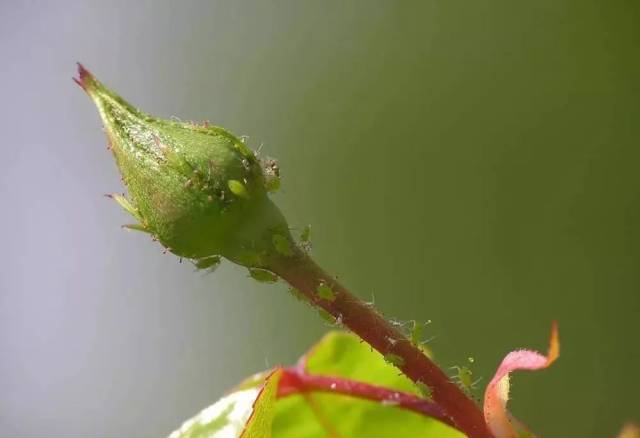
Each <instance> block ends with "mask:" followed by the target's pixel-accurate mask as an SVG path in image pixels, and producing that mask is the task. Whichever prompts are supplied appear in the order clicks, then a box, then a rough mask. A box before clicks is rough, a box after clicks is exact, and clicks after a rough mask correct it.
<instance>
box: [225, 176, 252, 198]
mask: <svg viewBox="0 0 640 438" xmlns="http://www.w3.org/2000/svg"><path fill="white" fill-rule="evenodd" d="M227 186H228V187H229V190H231V193H233V194H234V195H236V196H237V197H239V198H244V199H249V192H248V191H247V188H246V187H245V185H244V184H242V183H241V182H240V181H238V180H236V179H230V180H229V181H227Z"/></svg>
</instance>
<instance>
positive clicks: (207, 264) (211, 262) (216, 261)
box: [195, 255, 222, 271]
mask: <svg viewBox="0 0 640 438" xmlns="http://www.w3.org/2000/svg"><path fill="white" fill-rule="evenodd" d="M221 261H222V258H221V257H220V256H217V255H216V256H211V257H205V258H202V259H198V260H196V261H195V265H196V268H198V269H208V270H209V271H214V270H216V269H217V268H218V266H220V262H221Z"/></svg>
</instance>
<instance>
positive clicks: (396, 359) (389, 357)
mask: <svg viewBox="0 0 640 438" xmlns="http://www.w3.org/2000/svg"><path fill="white" fill-rule="evenodd" d="M384 360H385V362H387V363H388V364H390V365H393V366H396V367H401V366H403V365H404V359H403V358H402V357H400V356H398V355H397V354H393V353H387V354H385V355H384Z"/></svg>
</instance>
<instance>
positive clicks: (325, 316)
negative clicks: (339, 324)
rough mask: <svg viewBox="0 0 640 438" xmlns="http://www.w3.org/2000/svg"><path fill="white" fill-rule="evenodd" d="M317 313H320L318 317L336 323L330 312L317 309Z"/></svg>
mask: <svg viewBox="0 0 640 438" xmlns="http://www.w3.org/2000/svg"><path fill="white" fill-rule="evenodd" d="M318 314H319V315H320V318H322V319H324V320H325V321H327V322H328V323H329V324H335V323H336V319H335V318H334V317H333V315H332V314H330V313H329V312H327V311H326V310H324V309H318Z"/></svg>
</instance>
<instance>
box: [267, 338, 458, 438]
mask: <svg viewBox="0 0 640 438" xmlns="http://www.w3.org/2000/svg"><path fill="white" fill-rule="evenodd" d="M306 360H307V363H306V369H307V371H308V372H309V373H311V374H322V375H330V376H339V377H345V378H350V379H354V380H359V381H363V382H367V383H372V384H375V385H380V386H385V387H388V388H392V389H397V390H401V391H405V392H411V393H413V394H416V395H420V392H419V390H418V389H417V388H416V387H415V385H414V384H413V383H412V382H411V381H410V380H409V379H407V378H406V377H405V376H404V375H402V374H400V373H399V372H398V369H397V368H395V367H394V366H392V365H390V364H388V363H387V362H385V359H384V358H383V357H382V355H381V354H379V353H378V352H376V351H372V350H371V348H370V347H369V346H368V345H367V344H365V343H362V342H360V340H359V339H358V338H357V337H356V336H354V335H351V334H348V333H344V332H339V331H334V332H330V333H329V334H327V335H326V336H325V337H324V338H323V339H322V340H321V341H320V342H319V343H318V344H316V346H315V347H313V348H312V349H311V351H310V352H309V353H308V355H307V357H306ZM332 435H333V436H340V437H367V438H377V437H380V438H382V437H390V436H398V437H414V436H416V437H417V436H420V437H438V438H462V437H464V435H463V434H462V433H460V432H458V431H456V430H454V429H453V428H451V427H449V426H447V425H445V424H443V423H440V422H439V421H437V420H433V419H431V418H428V417H425V416H423V415H420V414H416V413H414V412H410V411H407V410H404V409H400V408H396V407H394V406H389V405H384V404H381V403H377V402H372V401H367V400H361V399H356V398H353V397H349V396H343V395H336V394H327V393H319V392H314V393H308V394H304V395H301V394H297V395H292V396H287V397H285V398H282V399H280V400H278V402H277V403H276V415H275V419H274V421H273V437H274V438H297V437H326V436H332Z"/></svg>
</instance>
